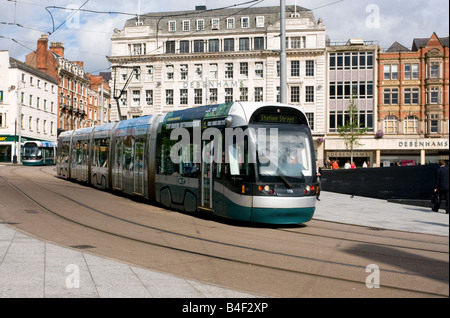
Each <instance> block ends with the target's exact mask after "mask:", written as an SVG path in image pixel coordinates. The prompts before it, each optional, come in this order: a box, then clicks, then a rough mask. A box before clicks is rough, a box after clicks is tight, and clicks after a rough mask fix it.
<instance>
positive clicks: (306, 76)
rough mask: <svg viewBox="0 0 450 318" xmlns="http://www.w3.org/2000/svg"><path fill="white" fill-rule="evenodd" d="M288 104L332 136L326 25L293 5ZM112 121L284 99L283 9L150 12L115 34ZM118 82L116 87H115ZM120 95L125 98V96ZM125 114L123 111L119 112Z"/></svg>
mask: <svg viewBox="0 0 450 318" xmlns="http://www.w3.org/2000/svg"><path fill="white" fill-rule="evenodd" d="M286 37H287V84H288V88H287V102H288V103H289V104H294V105H299V106H300V107H301V108H302V109H303V110H304V111H305V112H306V113H307V115H308V119H309V120H310V123H311V127H312V129H313V133H314V134H315V135H316V136H320V135H322V136H323V135H324V133H325V120H324V116H325V90H326V83H325V75H326V74H325V49H326V46H325V42H326V36H325V26H324V25H323V24H322V21H321V19H318V21H316V20H315V18H314V14H313V12H312V11H310V10H308V9H305V8H302V7H299V6H286ZM108 59H109V61H110V62H111V63H112V70H113V71H112V77H113V82H114V80H115V89H116V91H115V96H116V97H118V96H119V95H120V98H117V100H118V101H119V105H120V108H118V107H117V104H116V101H115V100H112V101H111V104H112V108H111V120H117V119H119V116H121V118H120V119H125V118H132V117H137V116H142V115H149V114H156V113H164V112H169V111H173V110H178V109H184V108H187V107H194V106H199V105H206V104H218V103H224V102H231V101H255V102H258V101H263V102H277V101H279V100H280V95H279V94H280V70H279V60H280V7H279V6H275V7H250V8H234V9H220V10H207V9H206V7H203V6H202V7H196V8H195V10H192V11H180V12H163V13H149V14H145V15H142V16H139V17H138V18H134V19H130V20H128V21H127V22H126V23H125V26H124V28H123V30H118V29H115V30H114V34H113V36H112V54H111V56H110V57H108ZM113 85H114V84H113ZM120 91H122V93H121V94H120ZM119 110H120V114H119Z"/></svg>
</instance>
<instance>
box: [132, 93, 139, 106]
mask: <svg viewBox="0 0 450 318" xmlns="http://www.w3.org/2000/svg"><path fill="white" fill-rule="evenodd" d="M140 104H141V91H133V106H139V105H140Z"/></svg>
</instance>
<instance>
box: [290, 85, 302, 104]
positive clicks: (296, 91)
mask: <svg viewBox="0 0 450 318" xmlns="http://www.w3.org/2000/svg"><path fill="white" fill-rule="evenodd" d="M291 103H300V86H291Z"/></svg>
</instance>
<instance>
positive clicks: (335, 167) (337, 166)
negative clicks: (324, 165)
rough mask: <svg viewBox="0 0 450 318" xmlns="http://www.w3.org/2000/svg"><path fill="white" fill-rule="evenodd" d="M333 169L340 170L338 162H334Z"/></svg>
mask: <svg viewBox="0 0 450 318" xmlns="http://www.w3.org/2000/svg"><path fill="white" fill-rule="evenodd" d="M331 168H332V169H339V164H338V163H337V161H336V160H334V161H333V164H332V165H331Z"/></svg>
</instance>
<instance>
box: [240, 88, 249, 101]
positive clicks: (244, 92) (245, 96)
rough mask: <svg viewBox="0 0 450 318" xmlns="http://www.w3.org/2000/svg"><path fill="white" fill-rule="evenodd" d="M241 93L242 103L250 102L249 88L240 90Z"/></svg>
mask: <svg viewBox="0 0 450 318" xmlns="http://www.w3.org/2000/svg"><path fill="white" fill-rule="evenodd" d="M239 92H240V101H241V102H248V87H241V88H239Z"/></svg>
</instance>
